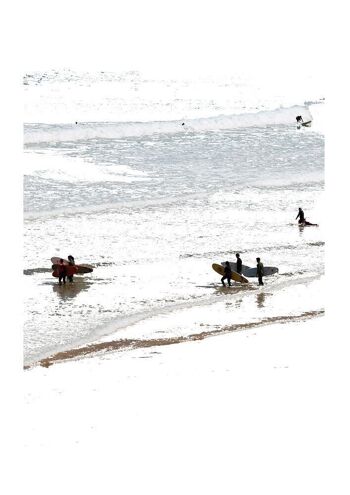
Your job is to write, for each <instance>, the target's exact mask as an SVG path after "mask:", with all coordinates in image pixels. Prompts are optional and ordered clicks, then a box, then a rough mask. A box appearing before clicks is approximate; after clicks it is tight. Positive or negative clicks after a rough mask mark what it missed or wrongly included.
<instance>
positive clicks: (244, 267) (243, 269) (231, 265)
mask: <svg viewBox="0 0 350 495" xmlns="http://www.w3.org/2000/svg"><path fill="white" fill-rule="evenodd" d="M229 263H230V267H231V270H233V271H234V272H237V263H236V262H235V261H229ZM221 265H222V266H225V261H222V262H221ZM249 268H250V266H248V265H242V273H243V275H244V272H245V271H246V270H249Z"/></svg>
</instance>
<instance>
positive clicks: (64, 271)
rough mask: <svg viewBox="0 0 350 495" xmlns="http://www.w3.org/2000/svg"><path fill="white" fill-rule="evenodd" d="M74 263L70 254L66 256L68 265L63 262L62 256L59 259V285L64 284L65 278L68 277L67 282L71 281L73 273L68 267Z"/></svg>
mask: <svg viewBox="0 0 350 495" xmlns="http://www.w3.org/2000/svg"><path fill="white" fill-rule="evenodd" d="M74 265H75V261H74V258H73V256H72V255H71V254H70V255H69V256H68V265H65V264H64V260H63V259H62V258H61V259H60V261H59V263H58V267H57V271H58V283H59V285H62V283H64V284H65V283H66V278H67V279H68V281H69V282H73V273H72V271H71V270H70V269H69V267H70V266H74Z"/></svg>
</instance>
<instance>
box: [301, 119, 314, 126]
mask: <svg viewBox="0 0 350 495" xmlns="http://www.w3.org/2000/svg"><path fill="white" fill-rule="evenodd" d="M311 122H312V120H308V121H307V122H302V123H301V125H302V126H304V127H311Z"/></svg>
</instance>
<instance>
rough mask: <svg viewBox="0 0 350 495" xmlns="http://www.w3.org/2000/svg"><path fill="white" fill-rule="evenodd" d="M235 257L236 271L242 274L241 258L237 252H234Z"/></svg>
mask: <svg viewBox="0 0 350 495" xmlns="http://www.w3.org/2000/svg"><path fill="white" fill-rule="evenodd" d="M236 258H237V273H239V274H240V275H242V260H241V258H240V256H239V253H236Z"/></svg>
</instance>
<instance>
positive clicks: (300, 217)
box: [295, 208, 305, 223]
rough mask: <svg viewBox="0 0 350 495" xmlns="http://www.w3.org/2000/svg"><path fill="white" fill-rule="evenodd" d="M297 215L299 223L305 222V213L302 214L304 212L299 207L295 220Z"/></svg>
mask: <svg viewBox="0 0 350 495" xmlns="http://www.w3.org/2000/svg"><path fill="white" fill-rule="evenodd" d="M298 217H299V223H304V222H305V215H304V212H303V210H302V209H301V208H299V212H298V214H297V216H296V218H295V220H297V218H298Z"/></svg>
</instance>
